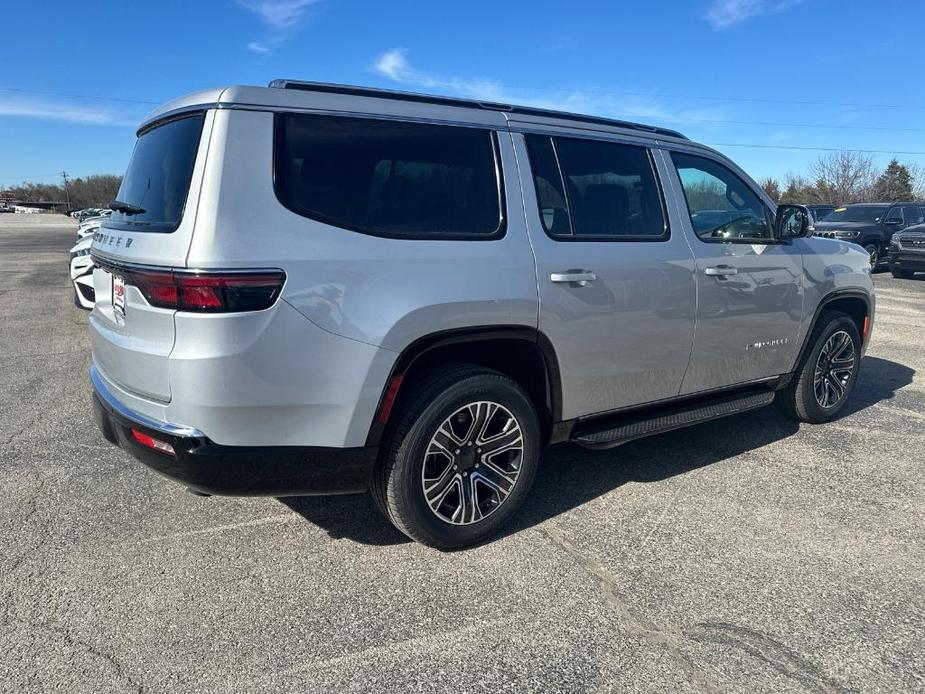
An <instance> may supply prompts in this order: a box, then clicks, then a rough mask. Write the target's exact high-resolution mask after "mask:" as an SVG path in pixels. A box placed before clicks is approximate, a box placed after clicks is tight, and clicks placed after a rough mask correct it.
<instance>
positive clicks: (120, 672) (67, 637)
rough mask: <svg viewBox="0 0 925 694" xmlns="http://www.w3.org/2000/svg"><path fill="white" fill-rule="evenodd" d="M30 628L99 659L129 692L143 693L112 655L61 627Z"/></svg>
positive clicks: (43, 625) (138, 684) (141, 685)
mask: <svg viewBox="0 0 925 694" xmlns="http://www.w3.org/2000/svg"><path fill="white" fill-rule="evenodd" d="M31 626H33V627H38V628H40V629H44V630H45V631H48V632H50V633H52V634H56V635H57V636H60V637H61V638H62V639H64V642H65V643H66V644H67V645H69V646H72V647H76V648H80V649H82V650H84V651H85V652H87V653H89V654H90V655H92V656H94V657H96V658H99V659H100V660H102V661H103V662H105V663H108V664H109V665H110V667H112V669H113V670H114V671H115V674H116V677H118V678H119V679H120V680H122V681H123V682H124V683H125V684H127V685H128V686H129V687H130V688H131V691H133V692H135V693H136V694H144V692H145V688H144V685H143V684H142V683H141V682H138V681H136V680H135V679H134V678H133V677H132V676H131V675H129V674H128V673H127V672H126V671H125V668H124V666H123V665H122V663H121V662H119V659H118V658H116V656H114V655H113V654H112V653H107V652H106V651H102V650H100V649H99V648H98V647H97V646H94V645H93V644H92V643H90V642H89V641H84V640H83V639H81V638H78V637H76V636H74V635H73V634H72V633H71V632H69V631H68V630H67V629H64V628H62V627H57V626H52V625H50V624H40V623H39V624H32V625H31Z"/></svg>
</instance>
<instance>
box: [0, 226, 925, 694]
mask: <svg viewBox="0 0 925 694" xmlns="http://www.w3.org/2000/svg"><path fill="white" fill-rule="evenodd" d="M74 229H75V225H74V224H72V223H70V222H66V221H61V222H57V223H54V224H52V223H50V222H49V218H48V217H45V216H42V217H36V218H34V219H28V220H24V219H23V218H21V217H18V216H17V217H15V218H14V217H13V215H4V216H2V217H0V281H2V284H0V318H2V320H0V499H2V503H0V691H3V692H7V691H8V692H31V691H61V692H167V691H177V692H269V691H284V692H286V691H291V692H331V691H336V692H342V693H343V692H368V691H386V692H389V691H396V692H399V691H400V692H405V691H426V692H454V693H461V692H481V691H484V692H501V691H510V692H534V691H535V692H539V691H556V692H570V691H619V692H669V691H670V692H698V691H706V692H748V693H749V694H757V693H759V692H806V691H809V692H842V691H863V692H878V691H881V692H913V691H925V657H923V636H922V634H923V633H925V505H923V502H925V339H923V336H925V276H919V277H920V279H917V280H894V279H893V278H892V277H890V276H889V273H879V274H877V275H876V277H875V283H876V285H877V291H878V313H877V321H876V325H875V329H874V337H873V342H872V345H871V348H870V350H869V352H868V356H867V357H866V359H865V360H864V363H863V366H862V370H861V375H860V380H859V382H858V387H857V390H856V391H855V393H854V395H853V397H852V399H851V401H850V402H849V404H848V407H847V411H846V412H845V414H844V416H842V417H841V418H840V419H839V420H837V421H836V422H833V423H831V424H828V425H823V426H811V425H799V426H798V425H797V424H795V423H792V422H790V421H788V420H787V419H784V418H783V417H782V416H781V415H779V414H778V413H777V411H776V410H775V409H774V408H766V409H764V410H759V411H756V412H752V413H748V414H744V415H740V416H736V417H733V418H728V419H724V420H719V421H716V422H712V423H709V424H706V425H702V426H699V427H696V428H691V429H687V430H683V431H679V432H674V433H671V434H666V435H662V436H659V437H656V438H652V439H648V440H642V441H637V442H634V443H631V444H628V445H626V446H623V447H621V448H616V449H613V450H611V451H605V452H589V451H584V450H582V449H578V448H573V447H569V446H560V447H556V448H553V449H550V450H549V451H548V452H547V453H546V455H545V456H544V459H543V462H542V464H541V467H540V471H539V474H538V477H537V481H536V485H535V487H534V489H533V491H532V493H531V495H530V498H529V499H528V501H527V503H526V506H525V508H524V510H523V511H522V512H521V513H520V514H519V516H518V517H517V519H516V520H515V522H514V524H513V526H512V527H511V528H510V529H509V530H508V532H506V533H505V534H504V535H503V536H501V537H500V538H498V539H496V540H494V541H493V542H490V543H488V544H486V545H484V546H482V547H478V548H475V549H471V550H468V551H464V552H458V553H453V554H441V553H439V552H436V551H434V550H432V549H428V548H425V547H423V546H420V545H417V544H413V543H411V542H409V541H407V540H406V539H405V538H404V537H403V536H402V535H400V534H399V533H398V532H397V531H396V530H394V529H393V528H392V527H391V526H390V525H389V524H388V523H386V522H385V521H384V520H383V519H382V518H381V517H380V516H379V515H378V514H377V512H376V511H375V510H374V509H373V507H372V505H371V503H370V501H369V500H368V499H367V498H366V497H364V496H350V497H334V498H290V499H273V498H201V497H196V496H192V495H190V494H187V493H186V492H185V491H184V490H183V488H182V487H180V486H179V485H177V484H175V483H172V482H170V481H168V480H165V479H162V478H160V477H158V476H157V475H155V474H154V473H152V472H150V471H149V470H147V469H146V468H144V467H143V466H142V465H140V464H139V463H136V462H135V461H133V460H132V459H130V458H129V457H128V456H127V455H125V454H124V453H122V452H121V451H120V450H118V449H117V448H114V447H112V446H110V445H108V444H106V443H105V441H104V440H103V439H102V438H101V436H100V435H99V434H98V433H97V431H96V428H95V426H94V425H93V422H92V419H91V414H90V404H89V384H88V381H87V375H86V374H87V368H88V366H89V358H90V357H89V341H88V335H87V326H86V321H87V314H86V313H85V312H82V311H79V310H78V309H76V308H75V307H74V306H73V304H72V292H73V289H72V288H71V286H70V284H69V281H68V277H67V250H68V249H69V248H70V246H71V245H72V244H73V243H74V236H75V235H74Z"/></svg>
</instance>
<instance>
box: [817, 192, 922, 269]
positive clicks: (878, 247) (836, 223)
mask: <svg viewBox="0 0 925 694" xmlns="http://www.w3.org/2000/svg"><path fill="white" fill-rule="evenodd" d="M923 221H925V206H923V205H921V204H919V203H914V202H894V203H889V202H868V203H861V204H857V205H845V206H844V207H839V208H836V209H835V210H834V211H832V212H830V213H829V214H828V215H827V216H826V218H825V221H823V222H816V232H815V235H816V236H825V237H828V238H835V239H841V240H843V241H850V242H852V243H856V244H858V245H859V246H863V247H864V250H866V251H867V253H868V254H869V255H870V264H871V267H873V268H877V266H879V265H880V263H881V262H883V261H884V260H885V255H886V253H885V252H886V250H887V248H889V246H890V239H891V238H892V237H893V234H895V233H896V232H897V231H901V230H903V229H905V228H906V227H910V226H912V225H914V224H921V223H922V222H923Z"/></svg>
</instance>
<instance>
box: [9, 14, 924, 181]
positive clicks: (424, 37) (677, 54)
mask: <svg viewBox="0 0 925 694" xmlns="http://www.w3.org/2000/svg"><path fill="white" fill-rule="evenodd" d="M2 21H3V25H4V33H3V40H2V42H0V65H3V66H4V68H5V69H4V70H3V71H2V76H0V88H2V89H0V187H2V186H4V185H12V184H14V183H17V182H19V181H21V180H24V179H26V180H35V181H37V180H42V181H54V180H60V177H59V176H58V175H57V172H60V171H61V170H62V169H65V170H67V171H68V172H69V174H71V175H73V176H79V175H86V174H91V173H121V172H122V171H123V170H124V168H125V165H126V162H127V159H128V157H129V155H130V153H131V148H132V144H133V141H134V126H135V125H137V123H138V122H139V121H140V120H141V119H142V118H143V117H144V115H145V114H146V113H147V112H148V111H149V110H150V109H151V108H153V107H154V105H156V104H157V103H159V102H162V101H166V100H167V99H170V98H173V97H175V96H178V95H180V94H182V93H184V92H188V91H193V90H196V89H202V88H205V87H212V86H220V85H225V84H258V85H262V84H266V83H267V82H268V81H269V80H270V79H273V78H277V77H289V78H299V79H309V80H319V81H329V82H345V83H352V84H362V85H372V86H382V87H390V88H398V89H407V90H412V91H425V92H432V93H443V94H453V95H461V96H474V97H478V98H483V99H491V100H495V101H512V102H517V103H529V104H537V105H542V106H548V107H552V108H561V109H567V110H576V111H583V112H588V113H595V114H601V115H609V116H613V117H618V118H627V119H634V120H639V121H642V122H648V123H653V124H657V125H664V126H668V127H673V128H676V129H679V130H681V131H682V132H684V133H685V134H687V135H688V136H689V137H691V138H693V139H696V140H699V141H702V142H707V143H710V144H714V145H716V146H718V149H720V150H722V151H724V152H726V153H727V154H729V155H730V156H732V157H733V158H734V159H735V160H736V161H737V162H738V163H740V164H741V165H742V166H743V167H744V168H745V169H746V170H748V171H749V172H750V173H751V174H752V175H753V176H754V177H756V178H761V177H764V176H767V175H774V176H782V175H783V174H785V173H786V172H788V171H793V172H797V173H803V172H805V170H806V168H807V166H808V165H809V163H810V162H811V161H813V160H814V159H815V158H816V157H818V156H819V155H820V154H821V153H822V152H820V151H814V150H810V149H800V148H833V149H838V148H846V149H866V150H881V151H883V152H884V153H878V154H874V155H873V156H874V157H875V160H876V161H877V163H878V164H885V163H886V162H887V161H888V160H889V159H890V156H891V154H892V153H896V156H897V157H898V158H900V160H902V161H906V162H909V163H917V164H920V165H925V81H923V79H922V73H921V69H922V67H923V60H922V58H921V44H922V43H923V41H925V4H923V3H918V2H916V3H913V2H908V1H906V0H902V1H901V0H880V1H878V2H873V1H871V2H854V1H853V0H852V1H848V2H846V1H845V0H840V1H837V2H836V1H835V0H683V1H682V0H673V1H671V2H667V1H665V2H660V1H659V0H651V1H650V2H646V3H622V2H583V3H566V2H541V1H531V2H516V1H512V0H509V1H508V2H498V1H497V0H494V1H492V2H482V1H481V0H469V2H466V3H442V2H437V3H421V2H413V1H408V2H404V1H399V0H390V1H389V2H381V1H379V2H357V1H355V0H314V1H313V0H262V1H260V0H197V1H189V0H187V1H185V2H177V1H174V0H165V1H163V2H159V3H156V4H155V3H126V2H124V0H122V1H120V2H106V1H97V2H92V3H75V2H73V0H68V1H67V2H63V1H62V2H59V1H57V0H55V1H53V2H49V1H45V2H42V3H41V12H38V11H37V8H36V7H35V6H34V5H31V4H29V3H11V4H10V6H9V7H6V8H5V9H4V12H3V20H2ZM78 96H91V97H98V98H92V99H91V98H78ZM734 145H735V146H734ZM741 145H751V146H748V147H746V146H741ZM787 148H794V149H787ZM904 152H908V153H904ZM915 153H920V154H915Z"/></svg>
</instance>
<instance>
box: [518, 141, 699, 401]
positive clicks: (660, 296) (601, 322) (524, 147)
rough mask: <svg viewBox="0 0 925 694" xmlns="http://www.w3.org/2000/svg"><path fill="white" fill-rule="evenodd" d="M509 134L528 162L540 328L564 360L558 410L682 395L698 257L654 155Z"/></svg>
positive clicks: (620, 145)
mask: <svg viewBox="0 0 925 694" xmlns="http://www.w3.org/2000/svg"><path fill="white" fill-rule="evenodd" d="M514 138H515V144H516V147H517V152H518V159H519V161H520V162H521V163H520V168H521V171H523V172H531V171H532V175H529V174H528V175H525V176H524V177H523V185H524V200H525V208H526V214H527V226H528V229H529V232H530V241H531V244H532V246H533V250H534V254H535V257H536V268H537V283H538V291H539V300H540V313H539V329H540V331H541V332H542V333H543V334H544V335H545V336H546V337H547V338H548V339H549V340H550V342H551V343H552V346H553V348H554V349H555V352H556V357H557V359H558V362H559V371H560V376H561V381H562V418H563V419H571V418H574V417H579V416H583V415H589V414H595V413H599V412H605V411H608V410H614V409H618V408H624V407H629V406H632V405H639V404H643V403H648V402H653V401H656V400H662V399H665V398H670V397H675V396H677V394H678V390H679V388H680V387H681V380H682V378H683V376H684V370H685V368H686V367H687V362H688V359H689V357H690V349H691V342H692V338H693V327H694V301H695V292H694V274H693V257H692V255H691V252H690V248H689V247H688V244H687V241H686V239H685V238H684V235H683V233H682V232H681V231H680V230H676V229H672V228H670V225H669V223H668V215H667V210H666V206H665V204H664V198H663V196H662V193H661V189H660V185H659V179H658V176H657V174H656V167H655V161H654V156H653V154H652V152H650V150H649V149H647V148H646V147H645V146H643V145H641V144H632V143H629V142H617V141H608V140H605V139H587V138H575V137H563V136H559V135H555V136H549V135H539V134H528V135H525V136H521V135H515V136H514ZM528 163H529V165H530V166H529V167H528V165H527V164H528Z"/></svg>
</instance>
